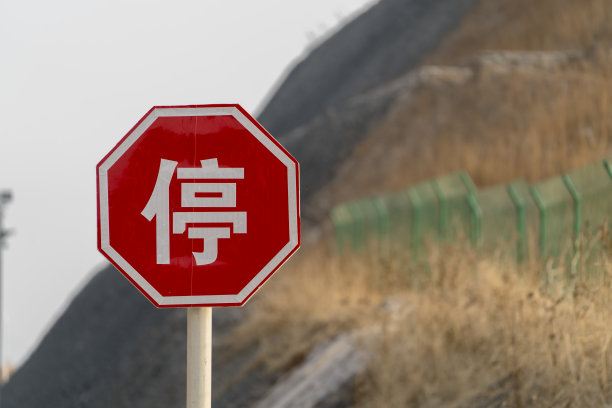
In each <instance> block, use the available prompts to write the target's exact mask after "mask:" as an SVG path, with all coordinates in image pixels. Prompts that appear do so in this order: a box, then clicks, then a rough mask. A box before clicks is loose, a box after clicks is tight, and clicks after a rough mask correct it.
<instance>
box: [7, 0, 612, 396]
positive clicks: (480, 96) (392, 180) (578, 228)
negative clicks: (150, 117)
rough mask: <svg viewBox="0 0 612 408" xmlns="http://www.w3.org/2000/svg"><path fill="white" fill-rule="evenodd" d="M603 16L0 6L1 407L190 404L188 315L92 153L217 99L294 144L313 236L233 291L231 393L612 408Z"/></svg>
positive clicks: (407, 4)
mask: <svg viewBox="0 0 612 408" xmlns="http://www.w3.org/2000/svg"><path fill="white" fill-rule="evenodd" d="M610 21H612V2H610V1H609V0H582V1H574V0H541V1H538V2H535V3H534V2H531V1H527V0H487V1H484V0H435V1H426V0H379V1H372V0H359V1H355V0H353V1H348V0H333V1H325V2H323V1H314V2H307V3H303V4H301V3H295V4H292V3H287V2H280V1H272V0H270V1H267V0H265V1H260V2H257V3H253V2H238V3H235V2H225V3H223V2H221V3H218V2H217V3H211V2H188V1H179V2H174V3H172V4H167V3H163V2H137V1H135V2H130V3H129V4H126V3H119V2H87V3H83V2H74V1H60V2H54V3H53V4H51V3H49V4H47V3H41V2H35V3H23V4H21V3H19V4H18V3H6V2H5V3H2V4H0V32H1V33H2V35H0V50H1V51H2V55H3V58H2V61H3V62H2V70H1V72H2V75H0V84H1V86H0V89H2V92H0V122H1V123H2V125H3V126H2V136H1V137H0V174H2V178H1V179H0V190H2V191H7V192H11V193H12V200H10V201H9V202H7V203H4V204H2V205H1V206H0V212H1V215H2V217H3V221H4V228H5V229H6V230H8V231H10V232H11V233H10V234H9V235H7V236H6V237H5V238H3V240H4V241H5V243H6V245H5V246H4V247H3V248H2V274H3V276H2V310H3V344H2V349H3V350H2V354H3V356H2V362H3V364H2V366H3V367H4V369H3V376H4V379H5V384H4V386H3V388H2V391H1V392H0V406H3V407H4V406H6V407H38V406H52V407H55V406H57V407H60V406H61V407H85V406H86V407H111V406H112V407H123V406H125V407H127V406H130V407H138V406H143V407H145V406H146V407H162V406H163V407H169V406H172V407H174V406H176V407H178V406H184V404H185V378H184V377H185V355H186V351H185V317H186V314H185V311H184V310H159V309H156V308H155V307H154V306H152V305H151V304H150V303H149V302H148V300H146V299H145V298H144V297H143V296H142V295H141V294H140V293H138V291H137V290H136V289H135V288H133V287H132V286H131V285H130V283H129V282H128V281H127V280H126V279H125V278H123V277H122V276H121V274H120V273H119V272H118V271H116V270H114V268H112V267H111V266H110V265H108V264H107V263H106V262H105V261H104V260H103V258H102V256H101V255H100V254H98V253H97V250H96V243H95V242H96V213H95V211H96V210H95V209H96V202H95V200H96V198H95V197H96V194H95V183H94V168H95V165H96V164H97V163H98V161H99V160H100V159H101V158H102V157H103V156H104V155H105V154H106V153H107V152H108V151H109V150H110V149H111V148H112V147H113V146H114V145H115V143H117V142H118V141H119V139H120V138H121V137H123V135H125V133H126V132H127V131H128V130H129V129H130V128H131V127H132V126H133V125H134V124H135V123H136V122H137V121H138V120H139V119H140V118H141V117H142V116H143V115H144V114H145V113H146V112H147V111H148V109H149V108H150V107H152V106H155V105H186V104H206V103H240V104H241V105H242V106H243V107H244V108H246V109H247V110H248V111H250V112H251V113H252V114H253V115H254V116H256V117H257V118H258V120H259V121H260V123H261V124H262V125H263V126H264V127H265V128H266V129H267V130H268V131H269V132H270V133H271V134H272V135H273V136H274V137H275V138H277V140H279V142H280V143H281V144H282V145H283V146H284V147H285V148H287V149H288V150H289V151H290V152H291V153H292V154H293V155H294V156H295V157H296V159H297V160H298V161H299V162H300V169H301V196H302V223H303V225H302V228H303V230H302V233H303V238H304V242H303V247H302V249H301V250H300V251H299V253H298V254H297V255H296V256H295V257H294V258H293V259H292V260H291V261H290V262H289V263H288V264H287V265H286V266H285V267H284V268H283V269H282V270H281V271H279V273H278V274H277V275H276V276H275V277H274V278H272V279H271V281H270V283H269V284H267V285H266V286H265V288H264V289H263V290H262V291H261V292H259V293H258V294H257V295H255V296H254V298H253V300H252V301H250V302H249V303H248V304H247V305H246V306H245V307H243V308H227V309H215V312H214V323H213V324H214V344H213V346H214V352H213V358H214V362H213V406H215V407H252V406H256V407H268V408H269V407H294V406H295V407H298V406H299V407H412V406H415V407H421V406H422V407H447V406H448V407H468V406H469V407H474V406H478V407H498V406H500V407H501V406H516V407H523V406H560V405H562V406H580V407H584V406H605V405H606V404H609V403H610V401H611V399H612V388H611V386H612V380H610V375H609V367H610V366H611V365H612V355H611V354H610V340H611V339H612V331H610V329H609V322H610V319H611V318H612V307H611V304H610V297H609V293H610V284H611V281H610V278H609V272H610V270H611V266H610V265H611V264H610V262H609V255H610V249H612V244H611V239H610V234H609V225H610V224H609V220H610V215H611V212H612V165H611V163H612V119H610V118H612V115H611V114H612V105H611V104H610V101H609V96H610V94H611V92H612V85H611V84H612V82H610V80H611V79H612V25H611V24H610ZM608 159H610V161H608ZM0 230H2V228H0Z"/></svg>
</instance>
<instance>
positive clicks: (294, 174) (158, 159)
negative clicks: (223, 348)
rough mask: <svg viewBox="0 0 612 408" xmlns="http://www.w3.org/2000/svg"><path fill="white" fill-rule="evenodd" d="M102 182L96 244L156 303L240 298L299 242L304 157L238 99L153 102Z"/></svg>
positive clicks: (223, 302)
mask: <svg viewBox="0 0 612 408" xmlns="http://www.w3.org/2000/svg"><path fill="white" fill-rule="evenodd" d="M97 182H98V249H99V250H100V252H102V254H104V256H106V258H108V259H109V260H110V261H111V262H112V263H113V264H114V265H115V266H116V267H117V268H118V269H119V270H120V271H121V272H122V273H123V275H125V277H126V278H128V279H129V280H130V281H131V282H132V283H133V284H134V285H136V286H137V287H138V288H139V289H140V291H141V292H142V293H143V294H144V295H145V296H147V297H148V298H149V299H150V300H151V301H152V302H153V303H154V304H155V305H156V306H158V307H177V306H235V305H242V304H244V303H245V302H246V301H247V300H248V299H249V297H250V296H251V295H252V294H253V293H254V292H255V291H256V290H257V289H258V288H259V287H260V286H261V285H262V284H263V283H264V282H265V281H266V280H267V279H268V278H269V277H270V276H271V275H272V274H273V273H274V272H275V271H276V270H277V269H278V268H279V267H280V265H281V264H282V263H283V262H285V261H286V260H287V259H288V258H289V257H290V256H291V255H292V254H293V253H294V252H295V251H296V250H297V248H298V247H299V245H300V215H299V214H300V213H299V178H298V163H297V161H296V160H295V159H294V158H293V157H291V155H290V154H289V153H288V152H287V151H286V150H285V149H284V148H283V147H282V146H281V145H280V144H279V143H278V142H277V141H276V140H274V139H273V138H272V137H271V136H270V135H269V134H268V132H266V130H265V129H264V128H263V127H262V126H261V125H259V124H258V123H257V122H256V121H255V120H254V119H253V118H252V117H251V116H250V115H249V114H248V113H247V112H246V111H245V110H244V109H242V108H241V107H240V106H239V105H204V106H169V107H155V108H153V109H151V110H150V111H149V112H148V113H147V114H146V115H145V116H144V117H143V118H142V119H141V120H140V121H139V122H138V123H137V124H136V126H134V128H132V130H131V131H130V132H129V133H128V134H127V135H126V136H125V137H124V138H123V139H121V141H120V142H119V143H118V144H117V145H116V146H115V147H114V148H113V149H112V150H111V151H110V152H109V153H108V154H107V155H106V156H105V157H104V159H102V161H101V162H100V163H99V164H98V166H97Z"/></svg>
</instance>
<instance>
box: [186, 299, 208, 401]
mask: <svg viewBox="0 0 612 408" xmlns="http://www.w3.org/2000/svg"><path fill="white" fill-rule="evenodd" d="M211 368H212V308H211V307H189V308H187V408H210V401H211V395H210V394H211V386H210V384H211V375H212V370H211Z"/></svg>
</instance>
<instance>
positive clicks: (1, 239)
mask: <svg viewBox="0 0 612 408" xmlns="http://www.w3.org/2000/svg"><path fill="white" fill-rule="evenodd" d="M12 199H13V193H11V191H10V190H0V407H1V406H3V405H4V404H2V393H3V388H4V384H3V381H4V359H3V358H2V350H3V347H2V346H3V333H2V326H3V324H4V319H3V309H2V301H3V296H2V292H4V284H3V279H2V250H3V249H4V246H5V245H6V237H7V236H8V235H10V231H8V230H5V229H4V224H3V219H4V207H5V206H6V205H7V204H8V203H9V202H10V201H11V200H12Z"/></svg>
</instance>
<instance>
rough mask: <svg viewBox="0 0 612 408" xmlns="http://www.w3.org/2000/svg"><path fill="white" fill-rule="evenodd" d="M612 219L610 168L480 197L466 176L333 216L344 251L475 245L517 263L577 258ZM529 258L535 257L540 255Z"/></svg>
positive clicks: (371, 200) (604, 165) (342, 208)
mask: <svg viewBox="0 0 612 408" xmlns="http://www.w3.org/2000/svg"><path fill="white" fill-rule="evenodd" d="M610 215H612V163H611V162H610V161H608V160H604V161H600V162H597V163H593V164H591V165H588V166H585V167H582V168H580V169H577V170H574V171H572V172H569V173H567V174H564V175H562V176H560V177H554V178H551V179H549V180H544V181H542V182H539V183H536V184H533V185H529V184H528V183H527V182H525V181H523V180H518V181H515V182H512V183H510V184H507V185H501V186H496V187H491V188H486V189H482V190H478V189H476V187H475V186H474V183H473V182H472V180H471V179H470V177H469V176H468V174H467V173H465V172H458V173H453V174H449V175H446V176H443V177H440V178H437V179H434V180H431V181H427V182H423V183H420V184H417V185H415V186H412V187H409V188H407V189H406V190H403V191H398V192H394V193H389V194H384V195H379V196H375V197H368V198H363V199H360V200H355V201H351V202H347V203H344V204H341V205H338V206H336V207H335V208H334V209H333V210H332V212H331V218H332V221H333V224H334V228H335V235H336V240H337V245H338V248H339V250H341V251H346V250H357V251H358V250H361V249H363V248H366V247H369V248H371V247H372V246H373V245H374V246H376V247H377V248H379V250H380V251H381V253H383V254H384V253H390V252H391V251H394V250H401V251H405V250H410V251H413V252H418V251H419V249H420V248H421V247H422V245H423V243H424V242H425V241H427V240H437V241H441V242H448V241H450V240H456V239H461V238H466V239H469V240H470V241H471V242H472V244H473V245H474V246H476V247H477V248H479V249H480V250H483V251H487V252H491V251H496V250H500V249H505V250H507V253H510V254H512V256H513V257H516V258H517V259H518V260H519V261H520V260H524V259H526V258H528V257H529V256H532V255H539V256H541V257H542V258H548V257H551V256H558V255H559V254H560V253H561V252H562V251H564V250H565V249H567V248H570V249H572V248H573V250H574V251H576V250H578V248H579V246H580V245H581V243H580V239H579V238H580V237H581V236H583V235H584V234H585V233H586V234H594V233H595V232H596V230H597V228H599V227H600V226H601V225H602V224H604V223H607V222H609V220H610V218H612V217H610ZM536 251H537V254H535V253H531V252H536Z"/></svg>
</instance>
